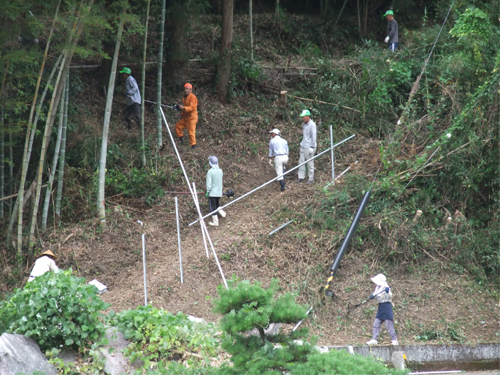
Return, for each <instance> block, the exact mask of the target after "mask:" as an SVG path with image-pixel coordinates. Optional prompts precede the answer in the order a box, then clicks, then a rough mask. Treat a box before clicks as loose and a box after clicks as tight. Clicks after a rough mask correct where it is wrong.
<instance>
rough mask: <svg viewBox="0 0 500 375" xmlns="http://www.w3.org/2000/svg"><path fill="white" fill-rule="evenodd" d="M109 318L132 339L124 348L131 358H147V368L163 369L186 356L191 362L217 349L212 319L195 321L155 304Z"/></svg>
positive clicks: (144, 359) (213, 352)
mask: <svg viewBox="0 0 500 375" xmlns="http://www.w3.org/2000/svg"><path fill="white" fill-rule="evenodd" d="M108 322H109V324H111V325H114V326H116V327H117V328H118V329H119V330H120V331H122V332H123V333H124V335H125V338H127V339H131V340H132V344H131V345H129V346H128V347H127V349H126V351H125V355H126V356H128V357H129V358H130V361H131V362H134V361H136V360H138V359H140V360H142V361H144V368H145V369H158V370H160V371H164V370H165V369H166V368H167V367H168V366H169V362H170V361H173V360H178V359H181V358H182V357H186V358H187V359H188V364H189V365H194V364H196V363H197V362H200V359H202V358H203V357H208V356H214V355H216V354H217V350H218V340H217V339H216V337H215V336H216V335H217V332H216V329H215V326H214V324H213V323H208V324H203V323H196V322H192V321H191V320H189V319H188V317H187V316H186V315H184V314H182V313H181V312H179V313H178V314H177V315H174V314H172V313H170V312H167V311H165V310H159V309H155V308H154V307H152V306H149V305H148V306H146V307H144V306H140V307H138V308H137V309H135V310H126V311H123V312H121V313H119V314H115V313H113V312H112V313H110V315H109V316H108Z"/></svg>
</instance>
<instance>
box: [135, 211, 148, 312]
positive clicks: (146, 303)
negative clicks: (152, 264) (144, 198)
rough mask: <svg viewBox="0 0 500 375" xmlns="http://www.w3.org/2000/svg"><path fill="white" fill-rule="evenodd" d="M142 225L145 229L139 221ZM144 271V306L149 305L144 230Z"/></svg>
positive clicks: (142, 226)
mask: <svg viewBox="0 0 500 375" xmlns="http://www.w3.org/2000/svg"><path fill="white" fill-rule="evenodd" d="M137 222H138V223H139V224H141V228H144V223H143V222H142V221H140V220H137ZM142 269H143V272H144V306H147V305H148V286H147V282H146V239H145V238H144V229H143V231H142Z"/></svg>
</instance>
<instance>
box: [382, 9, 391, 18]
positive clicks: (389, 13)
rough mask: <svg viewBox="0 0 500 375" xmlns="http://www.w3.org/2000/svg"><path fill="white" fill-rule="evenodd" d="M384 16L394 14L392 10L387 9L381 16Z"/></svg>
mask: <svg viewBox="0 0 500 375" xmlns="http://www.w3.org/2000/svg"><path fill="white" fill-rule="evenodd" d="M385 16H394V12H393V11H392V10H388V11H387V12H385V14H384V15H383V16H382V17H385Z"/></svg>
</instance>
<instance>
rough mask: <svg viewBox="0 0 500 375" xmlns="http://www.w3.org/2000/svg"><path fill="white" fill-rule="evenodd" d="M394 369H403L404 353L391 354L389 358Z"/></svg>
mask: <svg viewBox="0 0 500 375" xmlns="http://www.w3.org/2000/svg"><path fill="white" fill-rule="evenodd" d="M391 361H392V364H393V365H394V368H395V369H397V370H404V369H405V353H404V352H392V358H391Z"/></svg>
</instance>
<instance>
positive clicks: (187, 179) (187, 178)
mask: <svg viewBox="0 0 500 375" xmlns="http://www.w3.org/2000/svg"><path fill="white" fill-rule="evenodd" d="M160 112H161V115H162V116H163V121H164V123H165V127H166V128H167V131H168V135H169V136H170V140H171V141H172V146H173V147H174V151H175V154H176V155H177V159H178V160H179V164H180V165H181V168H182V173H184V178H185V179H186V184H187V186H188V188H189V192H190V193H191V197H192V198H193V201H194V202H195V205H196V199H195V194H194V192H193V189H192V188H191V183H190V182H189V177H188V175H187V173H186V168H184V163H183V162H182V159H181V156H180V155H179V151H178V150H177V146H176V145H175V141H174V136H173V135H172V132H171V131H170V128H169V127H168V122H167V118H166V117H165V113H164V112H163V109H162V108H160ZM196 207H197V209H198V215H199V217H200V218H201V217H203V216H202V214H201V210H200V209H199V206H196ZM201 234H202V236H203V244H204V245H205V253H206V254H207V258H208V256H209V255H208V246H207V240H206V238H205V232H204V231H203V229H202V230H201Z"/></svg>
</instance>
